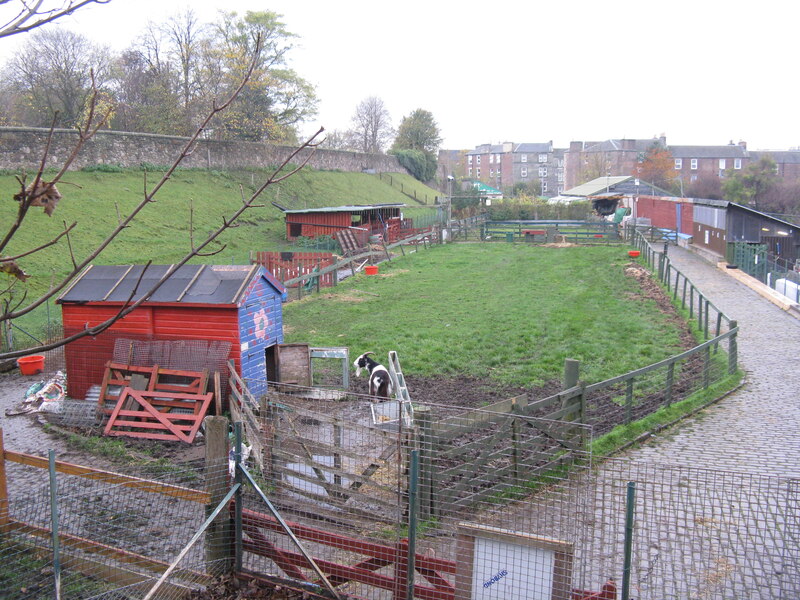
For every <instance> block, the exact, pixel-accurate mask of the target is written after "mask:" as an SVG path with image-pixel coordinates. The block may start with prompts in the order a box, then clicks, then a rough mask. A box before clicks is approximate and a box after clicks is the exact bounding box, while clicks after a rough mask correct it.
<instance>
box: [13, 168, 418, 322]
mask: <svg viewBox="0 0 800 600" xmlns="http://www.w3.org/2000/svg"><path fill="white" fill-rule="evenodd" d="M270 173H271V171H267V170H248V171H234V172H219V171H205V170H181V171H178V172H177V173H176V174H175V175H174V176H173V177H172V179H171V180H170V181H169V182H167V184H166V185H165V186H164V187H163V188H162V189H161V190H160V191H159V193H158V195H157V196H156V201H155V202H154V203H152V204H150V205H149V206H147V207H146V208H145V209H144V210H143V211H142V212H141V213H140V215H139V216H138V217H137V218H136V219H135V221H134V222H133V224H132V225H131V226H130V227H129V228H128V229H126V230H125V231H123V232H122V233H121V235H120V236H119V237H118V238H117V240H116V241H115V242H114V243H113V244H111V245H110V246H109V247H108V248H107V249H106V250H104V251H103V253H102V254H101V255H100V256H99V257H98V258H97V259H96V260H95V261H94V262H95V263H96V264H130V263H144V262H146V261H147V260H152V261H153V263H155V264H169V263H172V262H175V261H177V260H179V259H180V258H181V257H182V256H183V255H184V254H185V253H186V252H187V251H188V250H189V248H190V231H191V233H192V235H193V237H194V240H195V243H197V242H199V241H201V240H203V239H205V237H206V236H207V235H208V233H209V232H210V231H212V230H214V229H216V228H217V227H219V225H220V224H221V223H222V219H223V217H224V216H226V215H230V214H231V213H233V212H234V211H235V210H236V209H237V208H238V207H239V206H240V205H241V201H242V200H241V198H242V196H243V195H244V196H245V197H248V196H249V195H250V194H251V193H252V191H253V190H255V189H256V188H257V187H258V186H259V185H261V184H262V183H263V181H265V179H266V178H267V177H268V176H269V175H270ZM160 176H161V173H158V172H153V173H147V174H145V173H144V172H143V171H139V170H119V172H102V171H75V172H70V173H68V174H67V175H66V176H65V178H64V181H63V182H62V183H61V184H59V190H60V192H61V193H62V195H63V199H62V200H61V202H60V203H59V205H58V208H57V210H56V212H55V213H54V214H53V216H52V217H47V216H46V215H44V214H43V212H42V210H41V209H32V210H31V211H30V213H29V214H28V216H27V217H26V219H25V222H24V223H23V226H22V228H21V229H20V230H19V231H18V232H17V234H16V235H15V236H14V238H13V240H12V243H11V244H10V245H9V246H8V247H7V248H6V249H5V251H4V253H3V254H4V255H6V256H11V255H16V254H21V253H23V252H26V251H28V250H30V249H32V248H35V247H37V246H40V245H42V244H44V243H45V242H47V241H49V240H51V239H52V238H54V237H55V236H56V235H57V234H58V233H59V232H61V231H62V230H63V228H64V224H65V223H68V224H70V223H72V222H77V224H78V225H77V228H76V229H75V230H74V231H73V232H72V233H71V234H70V238H69V242H70V244H71V246H72V248H73V251H74V254H75V257H76V259H77V260H78V261H80V260H82V259H83V257H85V256H86V255H87V254H88V253H89V252H91V251H92V249H94V248H95V247H96V246H97V245H98V244H99V243H100V241H101V240H103V239H104V238H105V237H106V236H107V235H108V234H109V232H111V231H112V230H113V229H114V227H115V226H116V224H117V222H118V219H119V218H120V216H121V217H124V216H126V215H127V214H129V212H130V211H131V210H132V209H133V208H134V207H135V206H136V205H137V204H138V202H139V201H140V200H141V198H142V197H143V193H144V189H145V187H148V188H152V186H153V185H154V184H155V183H156V181H158V179H159V178H160ZM18 191H19V184H18V183H17V181H16V179H15V178H14V176H13V175H11V174H8V173H5V174H2V175H0V198H2V199H3V201H2V202H0V224H2V227H0V231H1V233H0V236H4V235H5V233H6V231H8V227H9V226H10V224H11V223H12V221H13V219H14V218H15V217H16V211H17V203H16V202H15V201H14V200H13V195H14V194H15V193H17V192H18ZM287 198H288V199H290V200H291V201H292V203H294V204H295V205H298V206H309V207H319V206H339V205H344V204H382V203H407V202H408V198H406V197H405V196H404V195H403V194H402V193H401V192H400V191H398V190H397V189H395V188H393V187H392V186H390V185H387V184H386V183H385V182H382V181H381V180H380V179H379V178H378V177H376V176H375V175H370V174H366V173H345V172H338V171H315V170H313V169H309V168H304V169H303V170H302V171H300V172H299V173H297V174H295V175H293V176H292V177H290V178H289V179H287V180H285V181H283V182H280V183H279V184H275V185H273V186H270V187H269V188H267V190H266V191H265V193H264V194H263V195H262V196H261V199H260V201H259V204H262V205H263V206H262V207H259V208H254V209H251V210H249V211H247V212H246V213H245V214H244V215H243V218H242V219H241V221H240V226H239V227H236V228H233V229H230V230H228V231H227V232H226V233H224V234H223V235H222V236H221V238H220V242H221V244H218V245H216V246H215V248H216V249H220V248H222V246H224V248H223V249H222V250H221V251H220V252H219V253H218V254H216V255H214V256H208V257H201V258H196V259H194V261H193V262H206V263H209V264H211V263H217V264H247V263H248V261H249V253H250V251H251V250H280V249H284V248H286V247H287V243H286V241H285V240H284V235H285V226H284V217H283V213H282V212H281V211H279V210H278V209H277V208H276V207H274V206H273V205H272V204H271V201H273V200H275V201H277V202H279V203H284V202H282V201H283V200H286V199H287ZM410 209H411V207H410ZM412 210H413V209H412ZM416 210H427V211H430V210H431V209H427V208H423V207H417V209H416ZM67 248H68V247H67V244H66V240H62V241H61V243H59V244H57V245H56V246H54V247H51V248H48V249H46V250H43V251H41V252H37V253H35V254H32V255H30V256H26V257H24V258H22V259H20V260H19V263H20V264H21V266H22V267H23V268H24V269H25V271H26V272H27V273H28V274H30V275H31V278H30V279H29V281H28V283H27V286H25V287H27V288H28V297H29V298H32V297H35V296H36V295H38V294H40V293H41V291H42V290H45V289H47V287H48V286H49V285H50V282H51V281H57V280H58V279H60V277H61V276H63V274H64V273H67V272H68V271H69V270H70V269H71V266H72V263H71V259H70V256H69V251H68V249H67ZM3 287H5V285H3ZM22 288H23V286H18V290H17V291H15V295H16V297H17V298H19V297H20V296H21V294H22V293H23V289H22ZM0 289H2V288H0ZM24 322H26V319H23V320H21V322H20V325H22V324H23V323H24Z"/></svg>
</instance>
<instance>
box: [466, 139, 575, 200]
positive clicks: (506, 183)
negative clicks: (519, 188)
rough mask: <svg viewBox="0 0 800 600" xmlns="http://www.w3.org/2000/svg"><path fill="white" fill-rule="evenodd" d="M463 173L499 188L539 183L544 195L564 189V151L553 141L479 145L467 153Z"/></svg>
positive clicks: (553, 193) (469, 177) (547, 195)
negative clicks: (555, 145) (555, 146)
mask: <svg viewBox="0 0 800 600" xmlns="http://www.w3.org/2000/svg"><path fill="white" fill-rule="evenodd" d="M465 176H466V178H467V179H471V180H473V181H480V182H482V183H486V184H488V185H490V186H492V187H494V188H497V189H499V190H507V189H508V188H511V187H513V186H514V185H515V184H517V183H531V182H538V183H539V184H540V186H541V191H542V195H543V196H546V197H551V196H555V195H557V194H559V193H560V192H561V191H563V189H564V150H562V149H558V148H553V142H552V141H550V142H543V143H521V144H515V143H513V142H504V143H502V144H482V145H480V146H476V147H475V149H474V150H470V151H468V152H467V153H466V173H465Z"/></svg>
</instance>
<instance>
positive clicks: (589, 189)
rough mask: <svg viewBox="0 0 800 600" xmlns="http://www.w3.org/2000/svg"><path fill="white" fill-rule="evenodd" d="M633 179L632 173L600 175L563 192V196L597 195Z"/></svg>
mask: <svg viewBox="0 0 800 600" xmlns="http://www.w3.org/2000/svg"><path fill="white" fill-rule="evenodd" d="M629 179H633V176H632V175H615V176H613V177H598V178H597V179H592V180H591V181H587V182H586V183H582V184H581V185H579V186H576V187H574V188H571V189H568V190H566V191H564V192H562V193H561V195H562V196H596V195H597V194H599V193H601V192H604V191H606V189H608V188H611V187H613V186H615V185H616V184H618V183H622V182H623V181H628V180H629Z"/></svg>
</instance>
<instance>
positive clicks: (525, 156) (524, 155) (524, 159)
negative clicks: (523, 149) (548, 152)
mask: <svg viewBox="0 0 800 600" xmlns="http://www.w3.org/2000/svg"><path fill="white" fill-rule="evenodd" d="M520 160H521V161H522V162H528V155H527V154H523V155H522V158H521V159H520Z"/></svg>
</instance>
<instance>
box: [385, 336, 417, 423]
mask: <svg viewBox="0 0 800 600" xmlns="http://www.w3.org/2000/svg"><path fill="white" fill-rule="evenodd" d="M389 375H390V376H391V378H392V386H394V396H395V398H397V401H398V403H399V405H400V418H402V419H403V427H411V426H412V425H413V424H414V412H413V409H412V408H411V396H410V395H409V394H408V388H407V387H406V380H405V377H403V371H402V370H401V369H400V359H399V358H398V357H397V352H395V351H394V350H389Z"/></svg>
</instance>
